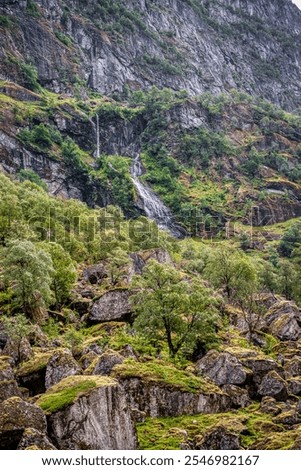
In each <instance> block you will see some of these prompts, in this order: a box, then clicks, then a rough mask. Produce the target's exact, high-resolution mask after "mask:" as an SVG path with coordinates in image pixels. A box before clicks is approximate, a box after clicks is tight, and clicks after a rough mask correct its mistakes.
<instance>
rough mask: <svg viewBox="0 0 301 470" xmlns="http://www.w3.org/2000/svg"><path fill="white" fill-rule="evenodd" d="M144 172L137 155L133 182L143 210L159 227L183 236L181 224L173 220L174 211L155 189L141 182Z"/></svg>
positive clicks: (176, 235) (177, 235) (132, 171)
mask: <svg viewBox="0 0 301 470" xmlns="http://www.w3.org/2000/svg"><path fill="white" fill-rule="evenodd" d="M142 174H143V166H142V163H141V160H140V156H139V155H137V156H136V157H135V158H134V161H133V164H132V167H131V175H132V181H133V184H134V186H135V188H136V190H137V193H138V196H139V198H140V200H141V202H142V205H143V207H142V208H143V210H144V212H145V214H146V215H147V216H148V217H149V218H150V219H151V220H154V221H155V222H156V223H157V225H158V227H159V228H161V229H163V230H168V231H169V232H170V233H171V234H172V235H173V236H174V237H176V238H182V237H183V231H181V230H180V229H179V226H177V225H176V223H175V222H174V220H173V217H172V213H171V211H170V210H169V209H168V207H166V206H165V205H164V204H163V202H162V201H161V199H160V198H159V197H158V196H157V195H156V194H155V193H154V191H153V190H152V189H151V188H150V187H149V186H147V185H146V184H143V183H141V181H140V180H139V176H141V175H142Z"/></svg>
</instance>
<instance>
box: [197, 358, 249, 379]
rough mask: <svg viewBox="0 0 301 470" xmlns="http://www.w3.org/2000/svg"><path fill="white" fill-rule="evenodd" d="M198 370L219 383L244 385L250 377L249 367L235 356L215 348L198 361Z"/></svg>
mask: <svg viewBox="0 0 301 470" xmlns="http://www.w3.org/2000/svg"><path fill="white" fill-rule="evenodd" d="M196 370H197V371H198V372H200V373H201V374H203V375H205V376H207V377H209V378H210V379H211V380H213V382H215V383H216V384H217V385H226V384H232V385H243V384H245V383H246V381H247V377H248V370H247V368H246V367H244V366H243V365H242V363H241V362H240V361H239V360H238V359H237V358H236V357H235V356H233V355H232V354H229V353H227V352H223V353H219V352H218V351H215V350H212V351H209V352H208V353H207V354H206V355H205V356H204V357H203V358H202V359H200V360H199V361H198V362H197V364H196Z"/></svg>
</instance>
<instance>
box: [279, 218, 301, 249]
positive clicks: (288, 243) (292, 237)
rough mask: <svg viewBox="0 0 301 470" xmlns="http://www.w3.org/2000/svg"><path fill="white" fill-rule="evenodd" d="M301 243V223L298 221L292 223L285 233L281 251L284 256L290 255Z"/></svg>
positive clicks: (281, 242)
mask: <svg viewBox="0 0 301 470" xmlns="http://www.w3.org/2000/svg"><path fill="white" fill-rule="evenodd" d="M300 244H301V224H300V223H296V224H294V225H292V226H291V227H290V228H289V229H288V230H287V231H286V232H285V234H284V235H283V237H282V239H281V241H280V245H279V252H280V254H281V255H283V256H287V257H290V256H291V254H292V252H293V250H294V248H296V247H297V246H298V245H300Z"/></svg>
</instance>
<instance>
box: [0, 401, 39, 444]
mask: <svg viewBox="0 0 301 470" xmlns="http://www.w3.org/2000/svg"><path fill="white" fill-rule="evenodd" d="M26 428H33V429H36V430H37V431H40V432H41V433H46V428H47V425H46V417H45V415H44V413H43V411H42V410H41V408H39V407H38V406H36V405H32V404H30V403H27V402H25V401H23V400H21V398H18V397H12V398H9V399H8V400H5V401H4V402H3V403H1V404H0V449H5V450H9V449H16V448H17V447H18V445H19V442H20V440H21V438H22V435H23V432H24V430H25V429H26Z"/></svg>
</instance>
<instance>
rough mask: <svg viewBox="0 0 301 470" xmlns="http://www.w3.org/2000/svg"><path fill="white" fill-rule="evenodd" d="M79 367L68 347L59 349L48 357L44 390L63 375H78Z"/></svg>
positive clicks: (58, 380)
mask: <svg viewBox="0 0 301 470" xmlns="http://www.w3.org/2000/svg"><path fill="white" fill-rule="evenodd" d="M81 371H82V370H81V368H80V366H79V365H78V363H77V362H76V360H75V359H74V358H73V356H72V354H71V352H70V351H69V349H64V350H59V351H58V352H56V353H54V355H53V356H52V357H51V358H50V359H49V361H48V364H47V367H46V373H45V387H46V390H47V389H48V388H50V387H52V385H55V384H57V383H58V382H60V381H61V380H62V379H64V378H65V377H69V376H70V375H78V374H80V373H81Z"/></svg>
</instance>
